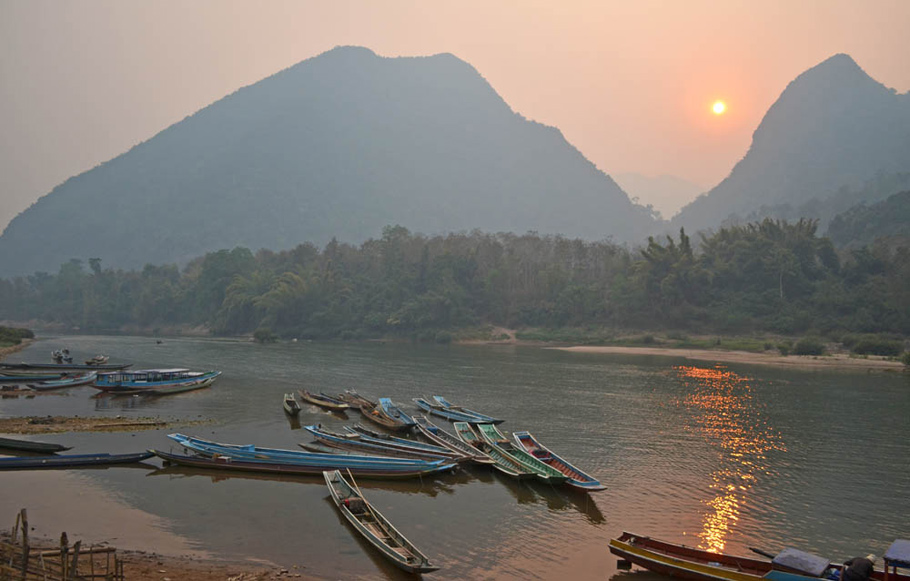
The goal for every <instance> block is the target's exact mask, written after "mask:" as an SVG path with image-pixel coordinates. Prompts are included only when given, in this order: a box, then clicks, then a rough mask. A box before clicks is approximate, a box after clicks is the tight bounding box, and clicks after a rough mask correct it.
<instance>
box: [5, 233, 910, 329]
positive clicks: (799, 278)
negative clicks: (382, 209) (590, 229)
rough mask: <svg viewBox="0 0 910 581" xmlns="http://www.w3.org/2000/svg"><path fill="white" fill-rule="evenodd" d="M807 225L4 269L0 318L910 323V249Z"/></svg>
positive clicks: (223, 322)
mask: <svg viewBox="0 0 910 581" xmlns="http://www.w3.org/2000/svg"><path fill="white" fill-rule="evenodd" d="M816 229H817V223H816V222H815V221H811V220H801V221H798V222H795V223H788V222H785V221H775V220H770V219H769V220H765V221H763V222H760V223H754V224H749V225H746V226H735V227H730V228H724V229H722V230H720V231H719V232H717V233H716V234H714V235H711V236H708V237H704V238H702V239H701V240H700V243H699V244H694V243H693V242H692V240H690V238H689V236H688V235H686V233H685V232H684V231H681V232H680V234H679V237H678V238H675V237H674V238H669V237H668V238H665V239H661V240H658V239H654V238H651V239H649V242H648V244H647V246H646V247H644V248H641V249H636V250H629V249H627V248H625V247H623V246H619V245H616V244H613V243H610V242H584V241H581V240H570V239H566V238H562V237H558V236H555V237H553V236H539V235H537V234H534V233H529V234H526V235H523V236H519V235H513V234H487V233H482V232H477V231H475V232H471V233H467V234H465V233H462V234H450V235H447V236H435V237H426V236H422V235H415V234H412V233H410V232H409V231H408V230H407V229H405V228H402V227H398V226H396V227H386V228H385V229H384V230H383V233H382V237H381V238H380V239H374V240H369V241H367V242H365V243H364V244H362V245H360V246H352V245H348V244H341V243H338V242H336V241H332V242H331V243H329V244H328V245H326V246H325V248H322V249H319V248H316V247H315V246H313V245H311V244H302V245H300V246H298V247H296V248H294V249H292V250H288V251H282V252H272V251H267V250H261V251H259V252H257V253H256V254H253V253H252V252H251V251H249V250H248V249H245V248H235V249H233V250H222V251H219V252H213V253H209V254H207V255H205V256H204V257H201V258H199V259H196V260H195V261H193V262H192V263H190V264H189V265H188V266H186V267H185V268H184V269H183V270H180V269H178V268H177V267H176V266H173V265H168V266H152V265H148V266H146V267H145V268H144V269H142V270H141V271H122V270H113V269H104V268H102V265H101V261H100V260H98V259H89V260H88V263H87V264H85V263H83V262H81V261H78V260H73V261H70V262H69V263H67V264H64V265H63V266H62V267H61V268H60V270H59V272H58V273H57V274H55V275H51V274H46V273H38V274H35V275H32V276H28V277H20V278H14V279H11V280H0V319H5V320H13V321H28V320H39V321H44V322H53V323H58V324H63V325H66V326H69V327H71V328H79V329H80V330H82V331H97V332H104V331H112V330H120V329H124V328H136V327H141V328H146V329H149V330H153V329H155V328H156V327H167V326H171V325H204V326H206V327H208V328H210V329H211V330H212V331H213V332H214V333H216V334H222V335H238V334H248V333H256V332H257V331H258V336H260V337H263V338H266V337H268V336H271V335H273V334H274V335H276V336H281V337H299V338H345V339H348V338H351V339H357V338H369V337H381V336H401V337H414V338H418V339H432V338H434V337H437V336H438V335H440V333H441V334H442V335H441V336H445V335H446V334H447V333H451V332H452V331H456V330H459V329H465V328H471V327H474V326H480V325H489V324H492V325H502V326H506V327H511V328H525V327H536V328H568V327H584V328H599V327H611V328H623V329H642V330H648V329H655V330H656V329H662V330H669V329H684V330H686V331H688V332H693V333H694V332H705V333H727V334H731V333H753V332H764V333H769V332H770V333H780V334H788V335H795V334H805V333H810V332H811V333H819V334H825V335H829V336H830V335H832V334H836V333H839V334H844V333H860V334H861V333H893V334H899V335H903V336H906V335H910V249H908V248H906V247H902V248H894V247H893V245H891V246H885V245H883V246H881V247H879V246H869V247H864V248H860V249H854V250H850V251H845V252H842V253H838V251H836V250H835V248H834V246H833V245H832V244H831V242H830V241H829V240H828V239H827V238H822V237H819V236H818V235H817V232H816Z"/></svg>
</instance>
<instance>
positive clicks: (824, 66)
mask: <svg viewBox="0 0 910 581" xmlns="http://www.w3.org/2000/svg"><path fill="white" fill-rule="evenodd" d="M908 171H910V94H896V93H895V92H894V90H892V89H889V88H887V87H885V86H884V85H882V84H881V83H878V82H877V81H875V80H874V79H872V78H871V77H869V75H867V74H866V73H865V72H864V71H863V70H862V69H861V68H860V67H859V66H858V65H857V64H856V63H855V62H854V61H853V59H852V58H850V57H849V56H847V55H845V54H838V55H835V56H833V57H831V58H829V59H827V60H826V61H824V62H822V63H821V64H819V65H817V66H815V67H813V68H811V69H809V70H807V71H806V72H804V73H802V74H801V75H799V76H798V77H797V78H796V79H795V80H793V81H792V82H791V83H790V84H789V85H788V86H787V88H786V89H785V90H784V92H783V93H782V94H781V96H780V97H779V98H778V100H777V101H776V102H775V103H774V105H773V106H772V107H771V108H770V109H769V110H768V112H767V113H766V115H765V117H764V118H763V119H762V122H761V124H760V125H759V126H758V128H757V129H756V130H755V133H754V134H753V138H752V144H751V147H750V148H749V151H748V152H747V153H746V155H745V157H743V159H742V160H741V161H739V162H738V163H737V164H736V166H735V167H734V168H733V170H732V171H731V172H730V175H729V176H728V177H727V178H726V179H724V180H723V181H722V182H721V183H720V184H718V185H717V186H716V187H714V188H713V189H712V190H711V191H709V192H708V193H707V194H705V195H703V196H700V197H699V198H697V199H696V200H695V201H693V202H692V203H691V204H689V205H688V206H686V207H684V208H683V209H682V210H681V211H680V213H679V214H678V215H677V216H676V217H675V218H674V219H673V220H672V222H671V225H672V226H673V227H675V228H677V229H678V228H679V227H685V228H686V229H688V230H690V231H693V232H694V231H696V230H703V229H706V228H714V229H716V228H718V227H720V225H721V224H722V223H724V221H727V223H735V222H737V221H739V222H746V221H753V220H756V219H759V220H760V219H761V218H763V217H764V216H767V215H771V216H775V215H777V216H780V214H781V209H783V213H784V214H785V215H784V216H783V217H789V218H794V219H795V218H799V217H811V218H830V217H831V216H832V215H833V214H835V213H837V212H839V211H843V210H845V209H846V208H847V207H849V206H850V205H853V204H855V203H858V202H861V201H864V199H858V198H856V197H854V198H853V199H852V200H851V203H850V204H848V205H846V206H844V205H842V204H840V205H837V207H836V208H835V209H834V210H832V211H827V210H825V209H824V208H822V207H820V206H824V205H825V204H826V203H827V200H828V199H830V198H836V197H837V196H838V194H839V193H840V194H843V193H844V192H845V191H847V192H848V193H849V192H851V191H852V192H856V193H858V194H863V193H870V194H873V195H876V194H877V192H878V190H876V189H875V188H869V187H867V184H868V183H869V182H870V181H871V180H874V179H876V178H879V182H881V184H883V185H884V184H886V183H887V181H888V180H887V179H882V176H889V175H890V174H900V173H901V172H908ZM897 191H900V190H891V191H883V194H882V196H881V197H885V196H887V195H891V194H893V193H896V192H897ZM841 197H843V195H841ZM881 197H879V198H877V199H881ZM877 199H875V200H865V201H877ZM832 201H836V200H832ZM763 207H764V208H765V209H764V210H762V208H763ZM791 210H798V212H797V213H799V214H800V215H799V216H794V215H793V214H792V213H790V214H787V212H788V211H791ZM805 212H811V213H808V214H807V213H805ZM731 217H732V219H731Z"/></svg>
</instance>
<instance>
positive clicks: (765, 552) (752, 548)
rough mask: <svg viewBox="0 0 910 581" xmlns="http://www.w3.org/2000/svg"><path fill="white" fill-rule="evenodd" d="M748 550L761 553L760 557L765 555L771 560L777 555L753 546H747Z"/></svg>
mask: <svg viewBox="0 0 910 581" xmlns="http://www.w3.org/2000/svg"><path fill="white" fill-rule="evenodd" d="M749 550H750V551H752V552H753V553H757V554H759V555H761V556H762V557H767V558H769V559H771V560H772V561H773V560H774V557H776V556H777V555H772V554H771V553H769V552H767V551H762V550H761V549H756V548H755V547H749Z"/></svg>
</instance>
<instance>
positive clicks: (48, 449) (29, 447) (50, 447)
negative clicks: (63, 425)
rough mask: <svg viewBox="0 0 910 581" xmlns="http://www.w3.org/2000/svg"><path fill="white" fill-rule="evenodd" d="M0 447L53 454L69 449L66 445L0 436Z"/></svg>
mask: <svg viewBox="0 0 910 581" xmlns="http://www.w3.org/2000/svg"><path fill="white" fill-rule="evenodd" d="M0 448H3V449H4V450H18V451H21V452H37V453H40V454H53V453H55V452H63V451H65V450H70V449H71V448H69V447H67V446H62V445H60V444H50V443H46V442H32V441H31V440H16V439H13V438H0Z"/></svg>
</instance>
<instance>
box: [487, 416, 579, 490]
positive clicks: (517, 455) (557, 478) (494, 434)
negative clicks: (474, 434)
mask: <svg viewBox="0 0 910 581" xmlns="http://www.w3.org/2000/svg"><path fill="white" fill-rule="evenodd" d="M477 431H478V432H479V433H480V437H481V438H483V439H484V440H486V442H487V443H488V444H490V446H492V447H494V448H496V449H497V450H499V451H500V452H502V453H503V454H505V455H507V456H509V457H511V458H513V459H515V460H516V461H518V462H519V463H521V464H522V465H523V466H524V467H525V468H526V469H528V470H530V471H531V472H534V474H535V475H536V476H537V477H538V478H539V479H541V480H543V481H544V482H546V483H547V484H560V483H562V482H565V481H566V480H568V479H569V477H568V476H566V475H565V474H563V473H562V472H560V471H559V470H557V469H555V468H553V467H552V466H548V465H546V464H544V463H543V462H541V461H540V460H538V459H537V458H535V457H534V456H532V455H530V454H528V453H527V452H525V450H524V449H523V448H519V447H518V446H516V445H515V444H513V443H512V441H511V440H509V439H508V438H506V437H505V436H504V435H503V434H502V432H500V431H499V429H498V428H497V427H496V426H494V425H493V424H477Z"/></svg>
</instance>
